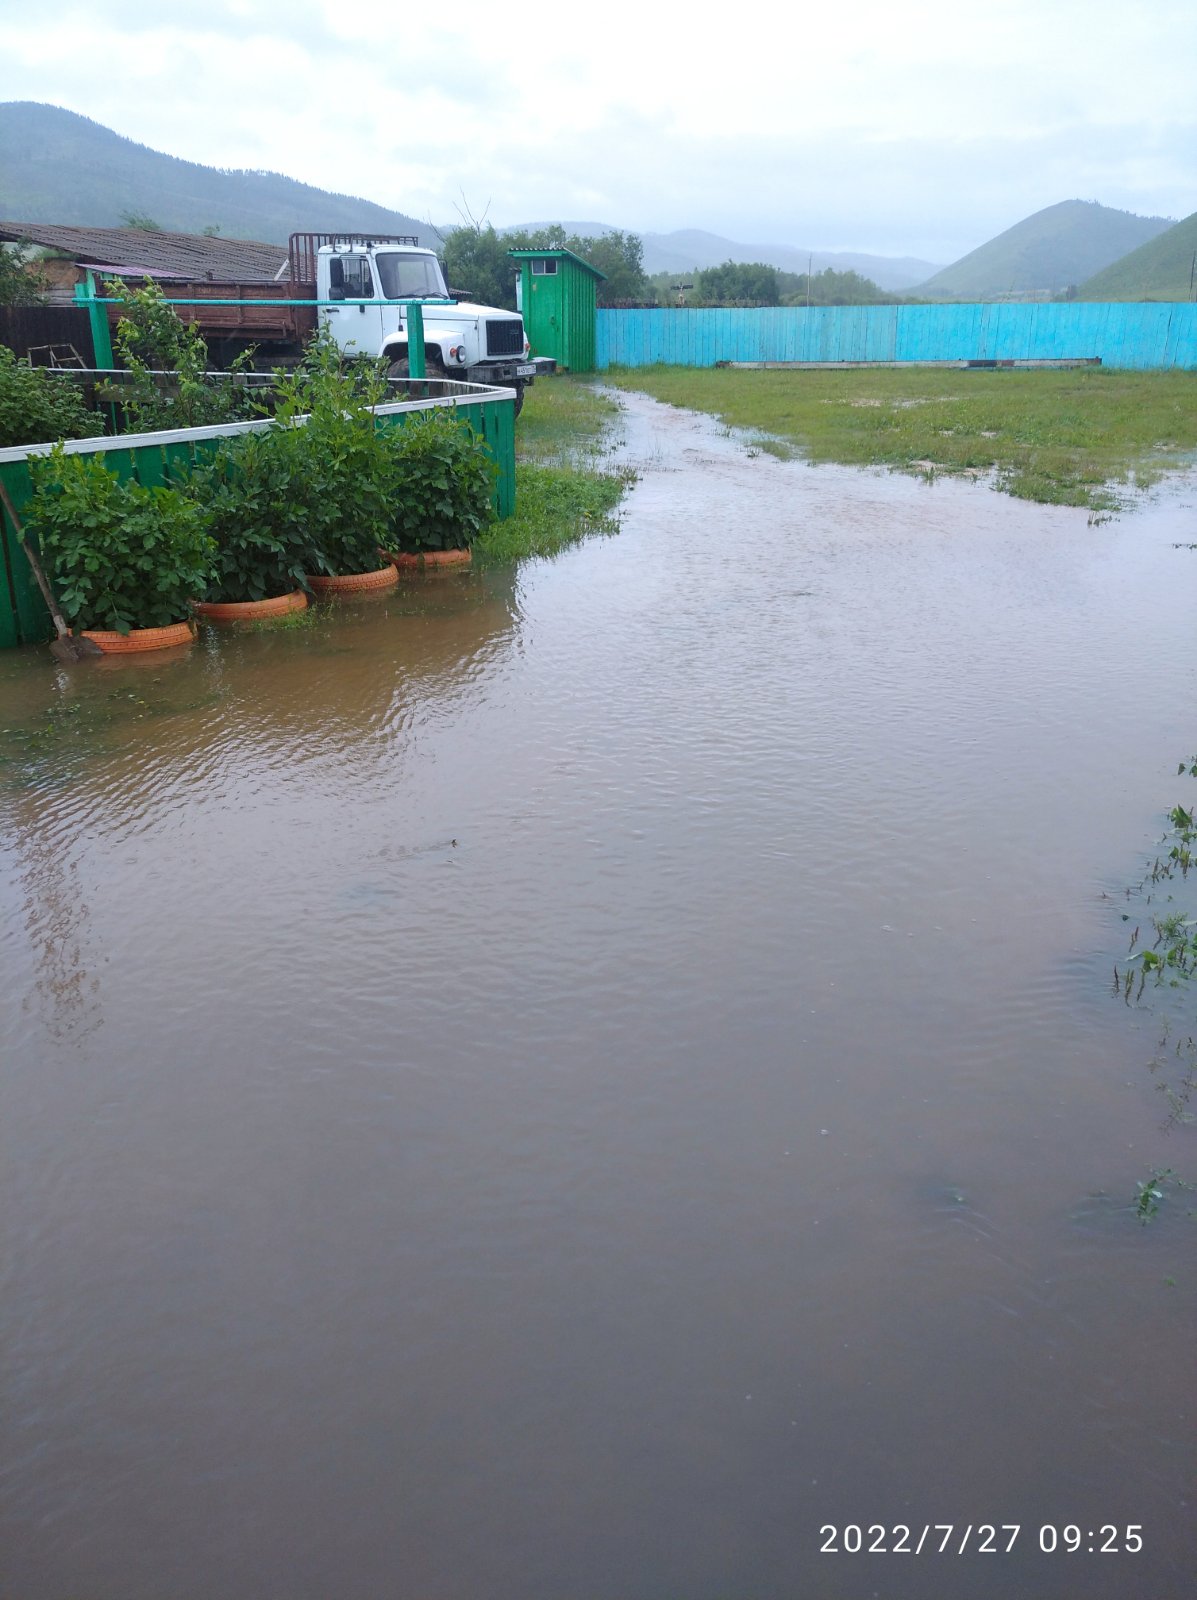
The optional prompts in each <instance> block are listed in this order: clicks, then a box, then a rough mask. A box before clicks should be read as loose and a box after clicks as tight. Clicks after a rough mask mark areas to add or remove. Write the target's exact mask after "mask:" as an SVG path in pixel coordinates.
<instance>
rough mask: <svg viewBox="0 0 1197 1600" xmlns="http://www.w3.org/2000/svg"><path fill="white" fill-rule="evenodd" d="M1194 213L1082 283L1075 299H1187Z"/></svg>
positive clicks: (1195, 247)
mask: <svg viewBox="0 0 1197 1600" xmlns="http://www.w3.org/2000/svg"><path fill="white" fill-rule="evenodd" d="M1195 255H1197V211H1195V212H1194V213H1193V215H1192V216H1191V217H1186V218H1185V219H1184V221H1183V222H1178V223H1177V224H1176V226H1175V227H1174V228H1169V229H1168V230H1167V232H1165V233H1161V234H1157V236H1156V237H1155V238H1154V239H1151V240H1149V241H1148V243H1147V244H1141V245H1140V246H1139V248H1138V249H1137V250H1132V251H1131V253H1130V254H1129V255H1127V256H1123V257H1122V258H1121V260H1119V261H1115V263H1114V265H1113V266H1112V267H1107V268H1106V269H1105V271H1104V272H1099V273H1098V274H1097V275H1096V277H1093V278H1090V279H1089V280H1088V282H1086V283H1082V284H1081V286H1080V289H1079V290H1078V292H1077V299H1078V300H1188V298H1189V296H1190V293H1191V292H1192V291H1191V288H1190V284H1191V282H1192V273H1193V257H1194V256H1195Z"/></svg>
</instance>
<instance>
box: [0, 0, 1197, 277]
mask: <svg viewBox="0 0 1197 1600" xmlns="http://www.w3.org/2000/svg"><path fill="white" fill-rule="evenodd" d="M1195 16H1197V13H1195V12H1194V11H1193V8H1192V7H1191V5H1190V4H1188V3H1185V4H1183V5H1182V4H1177V3H1174V0H1141V3H1140V4H1139V5H1138V6H1136V8H1135V10H1134V14H1133V17H1128V14H1127V13H1126V10H1125V7H1124V6H1122V5H1119V6H1117V7H1115V6H1114V5H1113V4H1112V3H1110V0H1088V3H1084V4H1082V3H1080V0H1007V4H1006V5H1005V6H1004V7H1003V8H1002V9H1001V11H1000V12H993V11H985V12H982V11H981V10H980V9H979V8H972V7H967V6H962V5H960V4H959V0H912V4H911V5H909V6H907V7H896V6H894V5H893V4H892V0H856V4H855V5H854V7H853V11H852V27H851V28H850V29H849V28H846V27H844V26H843V19H842V17H841V16H840V15H839V14H838V13H836V12H834V11H833V10H832V9H830V8H827V9H825V10H823V11H821V12H816V11H814V10H813V9H812V8H804V9H803V10H801V11H798V10H796V9H792V8H791V9H787V10H784V11H778V12H771V13H766V14H764V16H763V18H757V19H755V20H754V21H753V22H752V24H751V25H747V24H745V23H742V22H741V20H740V19H739V18H738V17H737V16H736V15H735V14H734V13H730V12H729V13H728V14H727V15H725V16H721V17H719V19H718V20H717V23H716V24H715V25H714V26H699V25H697V24H696V23H695V22H694V21H693V20H691V19H690V18H688V17H685V16H683V15H682V14H680V13H679V12H678V11H677V10H676V8H674V7H667V6H665V5H662V4H660V3H657V4H654V3H653V0H639V3H632V0H608V3H607V4H606V5H605V6H604V8H603V10H602V12H601V14H599V15H598V16H597V17H596V16H595V15H594V14H592V13H580V12H571V11H568V10H567V11H563V12H562V13H561V14H560V16H559V17H558V18H557V19H556V25H555V26H554V27H552V28H547V27H541V26H525V25H522V24H521V20H520V17H519V15H518V14H516V13H511V12H507V13H496V12H495V10H494V7H493V5H491V4H489V3H484V0H457V3H456V4H454V5H453V6H452V7H451V8H448V9H447V10H446V9H445V8H440V9H437V8H432V7H428V8H426V9H425V10H422V11H419V12H416V13H415V14H413V13H411V12H406V13H405V12H393V11H392V12H390V13H387V12H379V11H378V10H377V9H374V10H371V11H369V12H363V11H362V9H361V8H360V7H349V6H344V5H339V4H332V3H330V0H289V3H288V5H287V6H286V7H285V8H280V7H279V6H278V5H277V4H270V5H267V4H262V3H260V0H206V3H205V4H203V5H198V4H192V3H183V4H177V5H175V6H173V7H172V8H171V9H170V11H169V12H167V13H164V12H162V11H161V10H158V11H148V12H147V10H146V9H145V7H144V5H143V4H141V3H137V4H134V3H132V0H108V3H106V5H105V7H104V9H103V13H102V14H101V13H97V12H96V11H95V9H94V7H90V6H83V5H80V4H75V3H73V0H68V3H67V4H66V5H65V6H61V7H59V8H58V9H57V10H56V13H55V26H54V28H53V30H49V29H46V28H45V27H44V25H43V24H42V23H41V21H40V20H39V19H35V18H32V17H30V18H29V19H28V20H25V21H22V20H21V19H20V18H17V19H16V20H14V21H10V22H8V23H7V24H6V49H5V54H4V57H3V60H0V95H3V96H4V97H7V98H21V99H43V100H48V101H50V102H52V103H54V104H58V105H66V106H69V107H70V108H71V109H73V110H77V111H80V112H82V113H83V114H84V115H86V116H90V117H93V118H95V119H96V120H97V121H99V122H102V123H104V124H105V125H106V126H108V127H111V128H114V129H116V131H118V132H120V133H124V134H127V135H128V136H129V137H131V138H134V139H137V140H139V141H140V142H142V143H144V144H149V145H152V146H154V147H155V148H157V149H161V150H166V151H168V152H170V153H171V154H173V155H180V156H183V157H185V158H187V159H190V160H195V161H202V162H205V163H207V164H210V165H215V166H226V167H253V168H268V169H271V170H274V171H281V172H285V173H287V174H289V175H291V176H293V177H297V178H300V179H303V180H304V181H306V182H309V183H314V184H316V185H318V186H320V187H322V188H329V189H335V190H337V191H340V192H347V193H355V194H361V195H363V196H366V197H368V198H369V199H372V200H376V201H379V202H381V203H382V204H386V205H392V206H395V207H397V208H399V209H401V210H404V211H408V212H410V213H413V214H415V215H419V216H429V217H435V218H438V219H440V220H448V219H450V218H452V217H453V216H454V215H455V210H454V207H455V205H460V204H461V196H462V195H463V194H464V196H465V198H466V200H467V202H468V204H469V206H470V208H471V209H472V210H473V211H475V212H479V211H481V210H483V209H484V208H485V207H486V206H487V204H488V202H489V204H490V215H491V217H492V219H493V220H496V221H498V222H500V223H505V222H515V221H521V220H526V219H529V218H533V217H540V218H545V217H552V216H569V217H584V216H593V217H595V218H596V219H599V220H606V221H610V222H612V223H615V224H617V225H620V226H625V227H632V228H637V229H640V230H654V231H664V230H668V229H671V228H675V227H682V226H694V227H704V228H708V229H711V230H713V231H718V232H724V233H730V234H732V235H733V236H738V237H741V238H748V239H752V240H758V241H777V242H791V243H795V244H798V245H800V246H801V245H806V246H813V247H816V248H829V249H831V248H855V249H874V250H879V251H882V250H883V251H886V252H891V253H900V254H905V253H918V254H923V255H930V257H931V258H932V259H948V258H950V256H952V255H954V254H960V253H962V252H963V251H964V250H967V249H970V248H972V247H973V246H974V245H976V244H978V243H980V242H981V241H982V240H983V239H985V238H986V237H989V236H990V235H991V234H992V233H994V232H996V231H998V230H999V229H1000V228H1001V227H1004V226H1008V225H1009V224H1010V223H1011V222H1014V221H1016V220H1018V218H1019V217H1022V216H1025V215H1026V214H1027V213H1028V212H1030V211H1034V210H1036V209H1038V208H1040V207H1041V206H1043V205H1048V204H1051V203H1053V202H1054V201H1056V200H1061V199H1067V198H1071V197H1073V196H1075V195H1080V196H1082V197H1083V198H1098V199H1101V200H1102V201H1103V202H1104V203H1105V204H1108V205H1118V206H1123V207H1125V208H1127V209H1131V210H1138V211H1154V212H1161V213H1166V214H1175V215H1185V214H1187V213H1188V212H1190V211H1192V210H1193V209H1194V207H1195V206H1197V198H1195V197H1194V184H1193V176H1192V175H1193V170H1194V155H1195V153H1197V126H1195V123H1194V113H1193V110H1192V105H1193V98H1192V92H1191V84H1192V82H1193V76H1194V66H1195V64H1197V63H1195V59H1194V58H1195V55H1197V51H1195V48H1194V46H1195V43H1197V32H1195V23H1194V17H1195ZM571 30H572V31H571Z"/></svg>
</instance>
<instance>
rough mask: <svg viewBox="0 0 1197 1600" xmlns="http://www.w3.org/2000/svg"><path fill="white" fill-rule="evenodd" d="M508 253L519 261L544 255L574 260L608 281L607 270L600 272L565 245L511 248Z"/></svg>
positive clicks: (597, 276)
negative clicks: (539, 248)
mask: <svg viewBox="0 0 1197 1600" xmlns="http://www.w3.org/2000/svg"><path fill="white" fill-rule="evenodd" d="M507 254H508V255H509V256H513V257H514V258H515V260H517V261H533V260H537V259H540V258H542V257H544V256H556V257H557V258H558V259H565V260H567V261H572V262H574V263H575V264H576V265H577V266H579V267H584V268H585V269H586V271H587V272H593V274H594V276H595V277H596V278H601V279H602V280H603V282H604V283H605V282H606V281H607V274H606V273H605V272H600V271H599V269H598V268H597V267H592V266H591V264H590V262H589V261H583V260H582V257H581V256H579V255H575V253H574V252H573V251H572V250H567V249H566V248H565V246H564V245H553V246H551V247H549V248H547V249H544V250H536V249H532V248H529V249H527V250H509V251H508V252H507Z"/></svg>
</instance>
